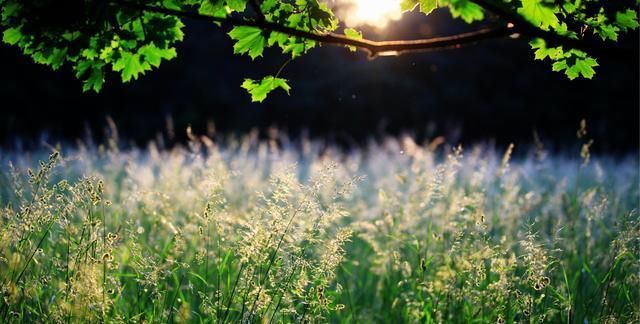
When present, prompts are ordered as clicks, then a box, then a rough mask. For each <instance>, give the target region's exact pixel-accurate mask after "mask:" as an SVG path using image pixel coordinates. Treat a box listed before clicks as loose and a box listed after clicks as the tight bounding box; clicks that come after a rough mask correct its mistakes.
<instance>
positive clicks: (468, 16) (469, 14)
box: [421, 0, 484, 24]
mask: <svg viewBox="0 0 640 324" xmlns="http://www.w3.org/2000/svg"><path fill="white" fill-rule="evenodd" d="M448 1H449V11H450V12H451V16H452V17H453V18H461V19H462V20H464V21H465V22H466V23H468V24H470V23H472V22H474V21H476V20H482V19H484V12H483V11H482V7H480V6H479V5H477V4H475V3H473V2H471V1H469V0H448ZM421 11H422V9H421Z"/></svg>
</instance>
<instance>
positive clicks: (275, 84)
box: [242, 75, 291, 102]
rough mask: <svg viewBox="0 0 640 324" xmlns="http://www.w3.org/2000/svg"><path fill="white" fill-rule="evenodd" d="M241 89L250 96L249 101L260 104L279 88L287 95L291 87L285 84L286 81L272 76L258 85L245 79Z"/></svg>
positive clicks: (256, 82) (265, 78)
mask: <svg viewBox="0 0 640 324" xmlns="http://www.w3.org/2000/svg"><path fill="white" fill-rule="evenodd" d="M242 88H244V89H246V90H247V91H248V92H249V94H251V101H253V102H262V101H264V99H266V98H267V95H268V94H269V93H270V92H271V91H273V90H275V89H277V88H281V89H283V90H284V91H286V92H287V94H289V90H291V87H290V86H289V84H288V83H287V80H285V79H281V78H276V77H274V76H271V75H270V76H266V77H264V78H263V79H262V81H260V82H259V83H258V81H255V80H251V79H245V80H244V82H243V83H242Z"/></svg>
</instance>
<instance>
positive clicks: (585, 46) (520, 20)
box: [112, 0, 603, 57]
mask: <svg viewBox="0 0 640 324" xmlns="http://www.w3.org/2000/svg"><path fill="white" fill-rule="evenodd" d="M473 1H474V2H475V3H477V4H478V5H480V6H482V7H483V8H485V9H486V10H488V11H491V12H493V13H494V14H496V15H497V16H499V17H500V18H502V19H503V20H505V21H506V22H507V24H505V25H504V26H501V27H494V28H483V29H479V30H476V31H472V32H468V33H461V34H457V35H452V36H444V37H433V38H426V39H418V40H394V41H371V40H367V39H352V38H348V37H346V36H344V35H340V34H335V33H318V32H312V31H304V30H300V29H296V28H292V27H287V26H283V25H280V24H277V23H273V22H270V21H268V20H266V19H264V13H263V12H262V11H261V9H260V6H259V3H258V1H257V0H251V1H249V3H250V5H251V6H252V7H254V10H255V11H256V13H257V15H258V19H257V20H247V19H244V18H239V17H234V16H228V17H214V16H209V15H203V14H200V13H197V12H192V11H182V10H175V9H169V8H164V7H157V6H150V5H145V4H139V3H133V2H130V1H126V0H115V1H113V2H112V4H115V5H120V6H123V7H128V8H132V9H137V10H144V11H148V12H156V13H161V14H166V15H171V16H176V17H183V18H190V19H195V20H201V21H209V22H216V23H220V24H228V25H231V26H248V27H256V28H259V29H262V30H267V31H274V32H280V33H283V34H287V35H290V36H296V37H300V38H303V39H308V40H313V41H316V42H319V43H323V44H332V45H343V46H353V47H356V48H358V49H360V50H364V51H366V52H368V53H369V56H370V57H376V56H379V55H398V54H402V53H406V52H425V51H433V50H438V49H446V48H459V47H461V46H463V45H467V44H472V43H477V42H479V41H483V40H489V39H495V38H502V37H508V36H511V37H514V38H515V37H517V36H519V35H520V34H522V35H526V36H528V37H531V38H535V37H539V38H543V39H545V40H546V41H547V42H548V43H549V45H550V46H559V45H563V46H566V47H568V48H575V49H580V50H584V51H590V52H594V51H596V52H601V51H603V49H602V48H600V47H598V46H593V44H589V43H587V42H585V41H581V40H576V39H571V38H568V37H565V36H561V35H558V34H557V33H556V32H554V31H545V30H542V29H540V28H538V27H536V26H534V25H532V24H531V23H530V22H529V21H527V20H526V19H524V17H522V16H521V15H520V14H518V13H515V12H512V11H511V10H510V9H507V8H504V7H503V6H501V5H498V4H496V3H495V2H494V1H493V0H473Z"/></svg>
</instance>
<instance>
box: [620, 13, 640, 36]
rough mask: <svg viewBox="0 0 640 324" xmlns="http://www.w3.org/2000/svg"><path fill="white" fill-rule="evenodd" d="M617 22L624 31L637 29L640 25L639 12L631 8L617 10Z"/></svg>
mask: <svg viewBox="0 0 640 324" xmlns="http://www.w3.org/2000/svg"><path fill="white" fill-rule="evenodd" d="M616 24H617V25H618V26H619V27H620V28H621V29H622V30H624V31H627V29H631V30H636V29H638V27H639V26H640V25H639V24H638V14H637V13H636V11H635V10H631V9H627V10H626V11H620V12H617V13H616Z"/></svg>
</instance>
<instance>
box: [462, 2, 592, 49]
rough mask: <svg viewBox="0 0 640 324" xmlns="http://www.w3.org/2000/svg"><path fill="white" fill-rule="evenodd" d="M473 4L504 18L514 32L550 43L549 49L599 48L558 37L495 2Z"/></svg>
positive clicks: (553, 32)
mask: <svg viewBox="0 0 640 324" xmlns="http://www.w3.org/2000/svg"><path fill="white" fill-rule="evenodd" d="M473 2H475V3H476V4H478V5H479V6H481V7H483V8H484V9H486V10H488V11H491V12H493V13H494V14H495V15H497V16H498V17H500V18H502V19H503V20H505V21H506V22H508V23H512V24H513V25H514V28H515V29H514V31H517V32H518V33H521V34H523V35H526V36H528V37H531V38H542V39H544V40H545V41H546V42H547V43H548V45H549V47H553V46H559V45H563V46H566V47H568V48H575V49H581V50H593V49H595V48H597V47H595V46H593V45H592V44H589V43H587V42H585V41H582V40H577V39H572V38H569V37H566V36H562V35H558V33H556V32H555V31H553V30H542V29H540V28H538V27H537V26H535V25H533V24H532V23H531V22H529V21H528V20H526V19H525V18H524V17H523V16H522V15H520V14H519V13H517V12H514V11H513V10H511V9H509V8H506V7H504V6H503V5H501V4H498V3H496V2H495V1H494V0H473Z"/></svg>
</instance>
